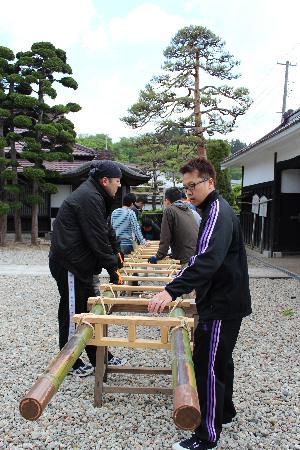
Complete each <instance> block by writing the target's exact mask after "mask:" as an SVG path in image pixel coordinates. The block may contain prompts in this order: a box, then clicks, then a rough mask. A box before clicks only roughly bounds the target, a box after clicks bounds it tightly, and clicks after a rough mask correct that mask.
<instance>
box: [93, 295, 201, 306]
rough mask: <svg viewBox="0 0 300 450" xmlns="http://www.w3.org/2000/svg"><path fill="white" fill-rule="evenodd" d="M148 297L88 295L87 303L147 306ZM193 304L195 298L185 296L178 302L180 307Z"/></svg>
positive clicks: (170, 304) (172, 303)
mask: <svg viewBox="0 0 300 450" xmlns="http://www.w3.org/2000/svg"><path fill="white" fill-rule="evenodd" d="M150 301H151V299H150V298H138V297H137V298H134V297H101V298H99V297H89V299H88V304H89V305H97V304H100V305H102V303H104V305H135V306H147V305H149V303H150ZM175 304H176V302H171V303H169V305H168V306H169V307H171V308H172V307H173V306H174V305H175ZM192 305H195V299H193V298H185V299H184V300H182V301H181V302H180V308H190V307H191V306H192Z"/></svg>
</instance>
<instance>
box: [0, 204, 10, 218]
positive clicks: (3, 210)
mask: <svg viewBox="0 0 300 450" xmlns="http://www.w3.org/2000/svg"><path fill="white" fill-rule="evenodd" d="M9 211H10V206H9V203H7V202H3V201H1V200H0V217H1V216H5V215H6V214H8V213H9Z"/></svg>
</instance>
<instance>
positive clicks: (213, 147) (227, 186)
mask: <svg viewBox="0 0 300 450" xmlns="http://www.w3.org/2000/svg"><path fill="white" fill-rule="evenodd" d="M206 148H207V158H208V159H209V160H210V161H211V162H212V164H213V166H214V168H215V170H216V174H217V190H218V191H219V192H220V194H222V196H223V197H224V198H225V199H226V200H227V201H228V203H230V205H232V206H233V204H234V196H233V192H232V187H231V182H230V173H229V170H228V169H225V170H221V163H222V161H223V160H224V159H225V158H226V157H227V156H229V155H230V153H231V147H230V144H229V143H228V142H227V141H223V140H222V139H209V140H208V141H207V142H206Z"/></svg>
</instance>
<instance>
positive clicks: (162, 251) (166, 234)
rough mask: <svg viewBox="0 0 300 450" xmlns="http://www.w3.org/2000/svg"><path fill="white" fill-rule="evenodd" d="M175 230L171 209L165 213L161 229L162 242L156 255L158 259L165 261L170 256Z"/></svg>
mask: <svg viewBox="0 0 300 450" xmlns="http://www.w3.org/2000/svg"><path fill="white" fill-rule="evenodd" d="M172 229H173V215H172V211H171V208H167V209H166V210H165V211H164V213H163V218H162V222H161V229H160V242H159V247H158V251H157V253H156V257H157V259H163V258H164V257H165V256H167V254H168V250H169V247H170V242H171V237H172Z"/></svg>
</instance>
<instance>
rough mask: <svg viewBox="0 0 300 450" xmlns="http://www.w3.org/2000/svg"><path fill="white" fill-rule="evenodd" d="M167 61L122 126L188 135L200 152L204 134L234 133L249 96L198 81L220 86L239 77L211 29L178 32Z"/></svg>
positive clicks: (190, 27) (228, 88) (243, 90)
mask: <svg viewBox="0 0 300 450" xmlns="http://www.w3.org/2000/svg"><path fill="white" fill-rule="evenodd" d="M164 56H165V62H164V65H163V73H162V74H161V75H158V76H155V77H153V78H152V80H151V81H150V82H149V83H148V84H147V85H146V86H145V88H144V89H143V90H142V91H141V92H140V94H139V98H138V101H137V102H136V103H135V104H133V105H132V106H131V107H130V108H129V110H128V115H127V116H125V117H123V118H122V119H121V120H123V121H124V122H125V123H126V124H127V125H129V126H130V127H132V128H139V127H143V126H144V125H146V124H148V123H149V122H154V124H155V125H156V131H158V132H161V131H170V130H174V129H185V130H187V132H188V134H192V135H193V136H194V137H195V138H197V145H198V146H202V145H203V142H204V140H203V134H204V133H207V134H208V135H209V136H210V135H212V134H214V133H215V132H218V133H223V134H224V133H228V132H229V131H231V130H232V129H233V127H234V125H235V122H236V119H237V117H238V116H240V115H243V114H245V112H246V111H247V109H248V108H249V106H250V104H251V100H250V99H249V97H248V90H247V89H246V88H243V87H240V88H234V87H233V86H229V85H222V86H220V85H218V84H217V85H216V86H213V85H211V83H209V85H207V86H201V85H200V81H199V80H202V79H203V76H202V72H206V73H207V74H209V75H210V76H212V77H216V78H218V79H220V80H232V79H235V78H237V77H238V75H237V74H236V73H235V71H234V69H235V68H236V66H237V65H238V64H239V63H238V61H236V60H235V59H234V58H233V56H232V55H231V54H230V53H228V52H227V51H226V50H225V44H224V42H223V41H222V40H221V39H220V38H219V37H218V36H216V35H215V34H214V33H212V32H211V31H210V30H208V29H207V28H204V27H201V26H189V27H185V28H183V29H181V30H179V31H178V32H177V34H176V35H175V36H174V38H173V39H172V41H171V43H170V45H169V46H168V47H167V48H166V50H165V51H164Z"/></svg>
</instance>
